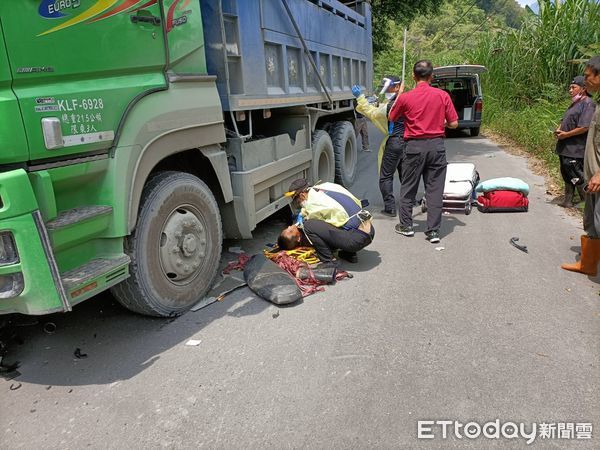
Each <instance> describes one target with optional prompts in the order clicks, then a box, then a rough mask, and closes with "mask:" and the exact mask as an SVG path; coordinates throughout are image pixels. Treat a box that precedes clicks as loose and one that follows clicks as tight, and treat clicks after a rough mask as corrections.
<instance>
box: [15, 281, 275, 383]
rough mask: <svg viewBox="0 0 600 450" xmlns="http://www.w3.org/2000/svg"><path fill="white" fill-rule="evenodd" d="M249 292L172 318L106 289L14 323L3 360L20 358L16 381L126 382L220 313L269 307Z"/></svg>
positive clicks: (235, 313)
mask: <svg viewBox="0 0 600 450" xmlns="http://www.w3.org/2000/svg"><path fill="white" fill-rule="evenodd" d="M249 292H250V291H248V290H247V289H244V290H243V291H240V294H237V295H232V296H231V297H228V298H226V299H225V300H224V301H223V302H222V303H215V304H213V305H211V306H209V307H207V308H205V309H203V310H200V311H197V312H188V313H187V314H185V315H184V316H182V317H179V318H175V319H156V318H148V317H143V316H138V315H135V314H133V313H131V312H129V311H127V310H126V309H124V308H123V307H121V306H120V305H119V304H118V303H117V302H116V301H115V300H114V299H113V297H112V296H111V295H110V294H108V293H104V294H101V295H99V296H97V297H96V298H94V299H91V300H90V301H88V302H84V303H83V304H81V305H79V306H77V307H75V308H74V310H73V312H71V313H69V314H54V315H49V316H43V317H39V318H38V323H37V324H36V325H31V326H27V327H17V333H18V335H19V337H20V338H21V339H22V341H23V344H22V345H16V346H14V347H12V348H11V349H10V350H9V353H8V355H7V360H10V361H14V360H19V361H20V362H21V367H20V368H19V372H20V373H21V375H20V376H19V377H18V381H20V382H26V383H33V384H39V385H48V386H80V385H92V384H99V385H105V384H110V383H113V382H115V381H120V380H126V379H129V378H131V377H134V376H135V375H137V374H139V373H140V372H142V371H144V370H145V369H147V368H148V367H150V366H152V365H153V364H154V363H155V362H156V361H158V359H159V358H160V355H161V353H163V352H164V351H166V350H168V349H170V348H172V347H174V346H177V345H183V344H184V343H185V342H186V341H187V340H188V339H189V338H190V337H192V336H194V335H196V334H197V333H198V332H199V331H201V330H202V329H203V328H204V327H206V326H207V325H209V324H210V323H212V322H215V321H218V320H219V319H220V318H222V317H224V316H235V317H243V316H248V315H255V314H259V313H261V312H262V311H264V310H265V309H267V308H269V307H270V304H269V303H267V302H266V301H263V300H261V299H258V298H256V297H253V296H250V294H249ZM243 293H246V294H247V295H243ZM29 323H31V320H29ZM47 323H53V324H54V325H55V326H56V331H55V332H54V333H53V334H51V335H49V334H46V333H45V332H44V325H45V324H47ZM78 348H79V349H80V352H81V353H82V354H84V355H87V356H86V357H84V358H82V359H78V358H76V357H75V356H74V352H75V351H76V349H78Z"/></svg>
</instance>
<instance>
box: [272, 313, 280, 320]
mask: <svg viewBox="0 0 600 450" xmlns="http://www.w3.org/2000/svg"><path fill="white" fill-rule="evenodd" d="M271 317H273V319H277V318H278V317H279V311H275V312H274V313H273V314H272V315H271Z"/></svg>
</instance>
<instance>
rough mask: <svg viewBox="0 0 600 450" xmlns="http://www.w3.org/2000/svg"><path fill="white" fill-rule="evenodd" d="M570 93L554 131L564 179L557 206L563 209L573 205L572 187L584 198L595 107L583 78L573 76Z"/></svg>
mask: <svg viewBox="0 0 600 450" xmlns="http://www.w3.org/2000/svg"><path fill="white" fill-rule="evenodd" d="M569 95H570V96H571V105H569V108H568V109H567V111H566V112H565V114H564V116H563V118H562V120H561V122H560V126H559V127H558V129H557V130H556V131H555V132H554V135H555V137H556V139H558V142H557V143H556V153H557V154H558V156H559V158H560V173H561V175H562V177H563V180H564V182H565V197H564V200H563V202H562V203H561V204H560V206H563V207H565V208H571V207H573V203H574V202H573V197H574V195H575V188H577V192H578V193H579V200H580V201H583V200H584V196H585V192H584V191H583V185H584V179H583V178H584V177H583V154H584V152H585V142H586V140H587V135H588V130H589V128H590V123H591V122H592V117H593V116H594V111H595V110H596V104H595V103H594V102H593V101H592V99H591V97H590V95H589V94H588V92H587V90H586V88H585V79H584V77H582V76H577V77H575V78H573V80H572V81H571V84H570V85H569Z"/></svg>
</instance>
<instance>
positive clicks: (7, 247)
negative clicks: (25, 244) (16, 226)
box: [0, 231, 19, 266]
mask: <svg viewBox="0 0 600 450" xmlns="http://www.w3.org/2000/svg"><path fill="white" fill-rule="evenodd" d="M18 262H19V253H18V252H17V246H16V245H15V238H14V236H13V234H12V233H11V232H10V231H3V232H1V233H0V266H8V265H10V264H16V263H18Z"/></svg>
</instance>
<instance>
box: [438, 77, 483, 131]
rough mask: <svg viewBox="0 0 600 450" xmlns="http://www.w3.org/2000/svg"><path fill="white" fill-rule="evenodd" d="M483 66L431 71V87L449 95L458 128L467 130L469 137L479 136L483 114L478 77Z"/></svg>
mask: <svg viewBox="0 0 600 450" xmlns="http://www.w3.org/2000/svg"><path fill="white" fill-rule="evenodd" d="M484 72H487V69H486V68H485V67H484V66H475V65H457V66H445V67H436V68H435V69H433V82H432V83H431V85H432V86H434V87H437V88H440V89H443V90H445V91H446V92H448V94H450V98H452V103H454V107H455V108H456V112H457V113H458V128H459V129H465V128H468V129H469V131H470V132H471V136H477V135H479V128H480V127H481V118H482V113H483V95H482V93H481V80H480V79H479V76H480V75H481V74H482V73H484Z"/></svg>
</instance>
